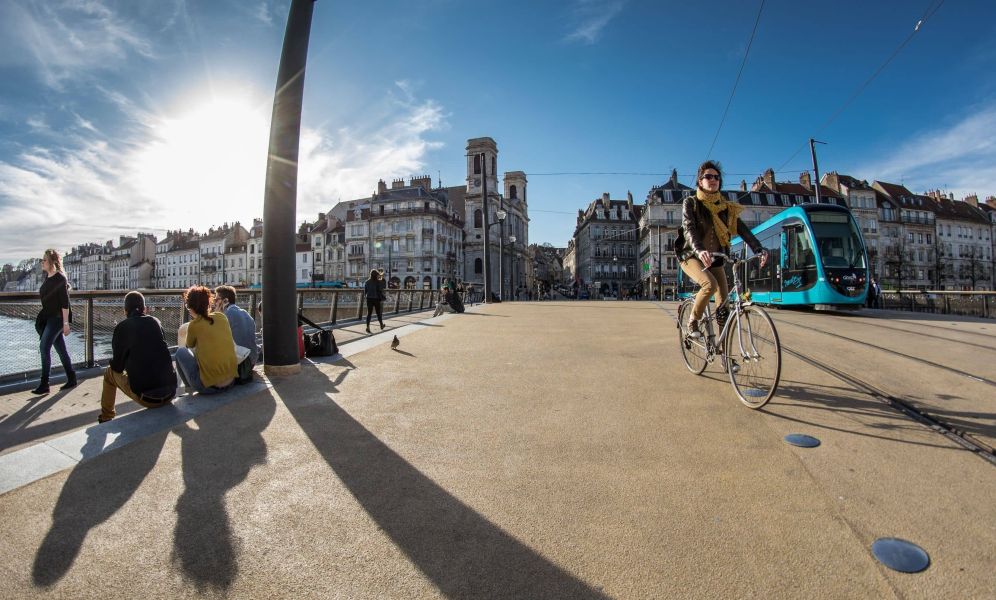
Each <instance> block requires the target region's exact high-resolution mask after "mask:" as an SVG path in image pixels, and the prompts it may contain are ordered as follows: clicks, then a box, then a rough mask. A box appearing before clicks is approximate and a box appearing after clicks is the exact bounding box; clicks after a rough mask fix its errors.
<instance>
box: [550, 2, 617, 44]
mask: <svg viewBox="0 0 996 600" xmlns="http://www.w3.org/2000/svg"><path fill="white" fill-rule="evenodd" d="M624 5H625V0H577V1H576V2H575V5H574V7H573V8H572V9H571V14H570V17H569V21H570V27H571V31H570V33H568V34H567V35H566V36H564V41H565V42H580V43H582V44H586V45H591V44H594V43H595V42H597V41H598V39H599V38H600V37H601V36H602V30H604V29H605V26H606V25H608V24H609V22H610V21H611V20H612V19H614V18H615V16H616V15H618V14H619V13H620V12H621V11H622V9H623V6H624Z"/></svg>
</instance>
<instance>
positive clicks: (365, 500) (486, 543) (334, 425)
mask: <svg viewBox="0 0 996 600" xmlns="http://www.w3.org/2000/svg"><path fill="white" fill-rule="evenodd" d="M347 374H348V371H343V372H341V373H340V374H339V375H338V376H337V377H336V379H335V380H334V381H332V382H331V384H332V385H331V386H330V388H331V389H330V393H332V394H335V393H338V390H337V387H338V385H340V384H341V383H342V381H343V380H344V379H345V378H346V375H347ZM298 377H322V378H325V377H326V375H324V374H323V373H321V372H320V371H318V370H317V369H315V368H314V367H311V368H308V367H307V366H304V372H303V373H302V374H301V375H299V376H298ZM275 387H276V390H277V393H278V395H279V396H280V397H281V398H282V399H283V402H284V404H285V405H286V406H287V409H288V410H289V411H290V413H291V414H292V415H293V417H294V419H295V420H296V421H297V423H298V425H299V426H300V427H301V430H302V431H304V433H305V435H307V436H308V439H310V440H311V443H312V444H314V446H315V448H316V449H317V450H318V451H319V453H320V454H321V455H322V457H323V458H324V459H325V461H326V462H327V463H328V464H329V466H330V467H332V470H333V471H334V472H335V474H336V476H337V477H338V478H339V479H340V481H342V483H343V484H344V485H345V486H346V487H347V488H348V489H349V491H350V493H352V495H353V496H354V497H355V498H356V499H357V501H358V502H359V503H360V504H361V505H362V506H363V508H364V510H366V511H367V513H368V514H369V515H370V516H371V517H372V518H373V519H374V520H375V521H376V522H377V525H378V526H379V527H380V528H381V529H382V530H383V531H384V532H385V533H386V534H387V535H388V536H389V537H390V538H391V540H392V541H393V542H394V543H395V544H396V545H397V547H398V548H400V549H401V550H402V551H403V552H404V553H405V555H406V556H407V557H408V558H409V560H411V561H412V563H413V564H414V565H415V566H416V567H417V568H418V569H419V570H420V571H422V573H424V574H425V575H426V577H428V578H429V579H431V580H432V582H433V583H434V584H435V585H436V586H437V587H438V589H439V590H440V592H441V593H442V594H443V595H444V596H446V597H449V598H497V597H514V598H581V599H584V598H608V596H606V595H605V594H603V593H602V592H600V591H598V590H596V589H594V588H592V587H591V586H589V585H588V584H587V583H585V582H584V581H581V580H580V579H578V578H576V577H574V576H573V575H571V574H570V573H568V572H566V571H564V570H563V569H561V568H560V567H558V566H557V565H555V564H553V563H552V562H550V561H549V560H547V559H546V558H544V557H543V556H542V555H540V554H539V553H537V552H536V551H534V550H532V549H531V548H529V547H528V546H526V545H524V544H522V543H521V542H519V541H518V540H516V539H515V538H514V537H512V536H511V535H509V534H508V533H506V532H505V531H503V530H502V529H501V528H499V527H497V526H496V525H494V524H493V523H491V522H490V521H488V520H487V519H486V518H484V517H483V516H481V515H480V514H479V513H477V512H476V511H475V510H474V509H472V508H471V507H469V506H467V505H466V504H464V503H463V502H461V501H460V500H458V499H457V498H455V497H454V496H453V495H451V494H450V493H448V492H447V491H446V490H444V489H443V488H441V487H440V486H439V485H437V484H436V483H435V482H433V481H432V480H431V479H430V478H428V477H426V476H425V475H423V474H422V473H421V472H419V470H418V469H416V468H415V467H414V466H413V465H411V464H410V463H408V462H407V461H406V460H405V459H403V458H402V457H401V456H400V455H398V454H397V453H395V452H394V451H393V450H391V449H390V448H389V447H388V446H387V445H386V444H384V443H383V442H381V441H380V440H379V439H377V437H376V436H375V435H374V434H373V433H371V432H370V431H369V430H367V429H366V428H365V427H364V426H363V425H362V424H361V423H359V422H358V421H356V420H355V419H353V418H352V417H351V416H350V415H349V413H347V412H346V411H345V410H343V409H342V408H341V407H340V406H339V405H337V404H336V403H335V402H333V401H332V400H331V399H330V398H327V399H322V400H316V399H314V398H301V397H300V394H295V393H294V388H295V384H294V383H293V382H291V381H287V382H277V383H276V384H275ZM281 392H286V394H284V393H281Z"/></svg>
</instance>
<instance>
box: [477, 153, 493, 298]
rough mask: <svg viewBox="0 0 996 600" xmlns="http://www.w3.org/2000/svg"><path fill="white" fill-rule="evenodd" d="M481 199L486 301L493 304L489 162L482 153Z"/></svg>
mask: <svg viewBox="0 0 996 600" xmlns="http://www.w3.org/2000/svg"><path fill="white" fill-rule="evenodd" d="M478 156H480V157H481V197H482V198H483V199H484V205H483V209H484V301H485V302H491V233H490V232H491V217H490V216H489V213H488V161H487V156H486V155H485V154H484V153H483V152H481V153H480V154H479V155H478Z"/></svg>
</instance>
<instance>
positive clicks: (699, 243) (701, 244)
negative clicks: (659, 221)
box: [674, 196, 764, 261]
mask: <svg viewBox="0 0 996 600" xmlns="http://www.w3.org/2000/svg"><path fill="white" fill-rule="evenodd" d="M681 227H682V229H683V231H684V240H682V239H681V238H679V239H677V240H675V249H674V250H675V254H677V255H678V260H680V261H685V260H688V259H689V258H692V257H695V256H696V255H697V254H698V253H699V252H701V251H702V250H705V249H706V247H705V239H706V236H707V235H709V234H710V233H711V231H712V227H713V225H712V215H711V214H710V213H709V209H708V208H706V207H705V206H703V204H702V203H701V202H699V201H698V199H697V198H696V197H695V196H689V197H687V198H685V202H684V204H683V205H682V207H681ZM737 235H739V236H740V237H741V238H743V240H744V241H745V242H747V245H748V246H750V249H751V250H753V251H754V254H760V253H761V251H762V250H763V249H764V247H763V246H761V242H759V241H757V238H756V237H754V234H753V233H751V232H750V227H747V225H746V224H744V222H743V221H742V220H741V219H737ZM721 251H722V252H725V253H727V254H729V252H730V248H729V246H727V247H726V248H722V249H721Z"/></svg>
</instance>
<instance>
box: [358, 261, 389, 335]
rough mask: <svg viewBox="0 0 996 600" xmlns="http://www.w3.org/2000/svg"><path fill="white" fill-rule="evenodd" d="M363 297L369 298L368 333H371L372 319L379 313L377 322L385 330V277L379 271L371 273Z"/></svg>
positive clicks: (374, 270)
mask: <svg viewBox="0 0 996 600" xmlns="http://www.w3.org/2000/svg"><path fill="white" fill-rule="evenodd" d="M363 292H364V293H363V295H364V296H366V297H367V333H371V331H370V317H372V316H373V311H374V310H376V311H377V321H379V322H380V328H381V329H384V296H385V294H384V275H383V274H382V273H381V272H380V271H378V270H377V269H373V270H371V271H370V279H367V282H366V284H365V285H364V286H363Z"/></svg>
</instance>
